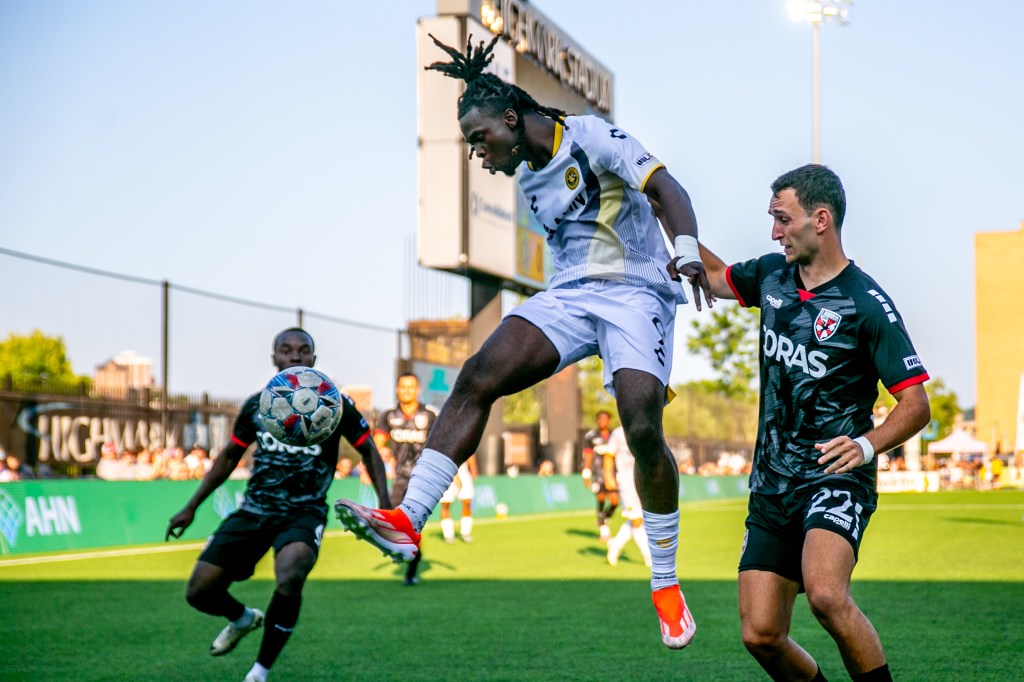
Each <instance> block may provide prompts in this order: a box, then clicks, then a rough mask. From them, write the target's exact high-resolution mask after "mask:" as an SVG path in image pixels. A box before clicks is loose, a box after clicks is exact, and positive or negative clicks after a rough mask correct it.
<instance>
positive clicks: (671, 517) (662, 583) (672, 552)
mask: <svg viewBox="0 0 1024 682" xmlns="http://www.w3.org/2000/svg"><path fill="white" fill-rule="evenodd" d="M644 526H645V527H646V528H647V546H648V547H650V549H651V590H652V591H656V590H660V589H661V588H663V587H672V586H673V585H678V584H679V578H677V577H676V550H677V549H678V548H679V510H678V509H677V510H675V511H674V512H673V513H671V514H654V513H652V512H649V511H646V510H645V511H644Z"/></svg>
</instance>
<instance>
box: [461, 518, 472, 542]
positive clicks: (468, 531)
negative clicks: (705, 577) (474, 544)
mask: <svg viewBox="0 0 1024 682" xmlns="http://www.w3.org/2000/svg"><path fill="white" fill-rule="evenodd" d="M472 534H473V517H472V516H463V517H462V519H461V520H460V521H459V535H461V536H462V537H466V536H467V535H472Z"/></svg>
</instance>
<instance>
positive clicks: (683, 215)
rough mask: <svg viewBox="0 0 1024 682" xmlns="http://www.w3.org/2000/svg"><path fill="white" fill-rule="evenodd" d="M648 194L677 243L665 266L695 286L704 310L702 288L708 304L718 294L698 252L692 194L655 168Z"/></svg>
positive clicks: (672, 274)
mask: <svg viewBox="0 0 1024 682" xmlns="http://www.w3.org/2000/svg"><path fill="white" fill-rule="evenodd" d="M644 194H646V195H647V198H648V199H649V200H650V202H651V205H652V206H654V210H655V213H656V214H657V216H658V219H659V220H660V221H661V224H662V228H663V229H664V230H665V232H666V233H667V234H668V237H669V240H671V241H672V242H673V244H674V245H675V249H676V253H675V256H674V257H673V258H672V259H671V260H670V261H669V262H668V264H667V265H666V266H665V267H666V269H667V270H668V274H669V276H670V277H671V278H672V279H674V280H676V281H677V282H678V281H681V280H682V279H683V278H684V277H685V278H686V280H687V281H688V282H689V283H690V286H691V287H692V289H693V302H694V305H696V306H697V310H700V309H701V302H700V298H701V292H702V291H703V292H704V299H705V300H706V301H707V304H708V307H709V308H710V307H712V306H713V305H714V302H715V297H714V294H712V292H711V285H710V284H709V283H708V278H707V276H706V275H705V274H704V265H703V264H702V263H701V262H700V257H699V256H698V253H697V248H696V246H697V245H696V240H697V215H696V214H695V213H694V211H693V204H691V203H690V195H689V194H687V193H686V190H685V189H683V186H682V185H680V184H679V183H678V182H677V181H676V179H675V178H673V177H672V175H671V174H669V172H668V171H667V170H665V169H664V168H659V169H658V170H656V171H654V173H652V174H651V177H650V178H648V179H647V183H646V184H645V185H644Z"/></svg>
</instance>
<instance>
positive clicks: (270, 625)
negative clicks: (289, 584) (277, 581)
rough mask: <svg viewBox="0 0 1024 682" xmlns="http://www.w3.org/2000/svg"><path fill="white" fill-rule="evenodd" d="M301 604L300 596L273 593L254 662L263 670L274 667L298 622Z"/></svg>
mask: <svg viewBox="0 0 1024 682" xmlns="http://www.w3.org/2000/svg"><path fill="white" fill-rule="evenodd" d="M301 604H302V595H301V594H293V595H289V596H285V595H283V594H281V593H280V592H278V591H276V590H275V591H274V596H273V597H271V598H270V605H269V606H267V615H266V617H265V619H264V621H263V641H262V642H260V653H259V655H257V656H256V661H257V662H258V663H259V664H260V665H262V666H263V667H264V668H267V669H269V668H270V666H272V665H274V661H276V660H277V656H278V654H280V653H281V649H283V648H284V645H285V644H287V643H288V638H289V637H290V636H291V634H292V630H293V629H295V623H297V622H298V620H299V606H301Z"/></svg>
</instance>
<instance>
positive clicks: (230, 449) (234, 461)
mask: <svg viewBox="0 0 1024 682" xmlns="http://www.w3.org/2000/svg"><path fill="white" fill-rule="evenodd" d="M244 454H245V448H243V447H242V446H240V445H238V444H237V443H235V442H234V441H231V442H229V443H228V444H227V446H226V447H225V448H224V449H223V450H221V451H220V454H219V455H217V456H216V457H214V458H213V463H212V464H211V465H210V470H209V471H207V472H206V475H205V476H203V480H202V481H200V482H199V487H198V488H197V489H196V492H195V493H194V494H193V495H192V497H191V498H190V499H189V501H188V503H187V504H185V506H184V507H182V508H181V511H179V512H178V513H177V514H175V515H174V516H172V517H171V520H170V521H169V522H168V523H167V532H166V533H165V534H164V542H167V541H168V540H170V539H171V538H172V537H174V538H180V537H181V534H182V533H184V532H185V529H186V528H188V527H189V526H191V525H192V522H193V521H194V520H195V518H196V510H197V509H199V505H201V504H202V503H203V501H204V500H206V498H207V497H209V496H210V495H211V494H213V491H214V490H216V489H217V488H219V487H220V486H221V484H222V483H224V481H226V480H228V478H229V477H230V476H231V472H232V471H234V470H235V467H237V466H238V460H240V459H242V455H244Z"/></svg>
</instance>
